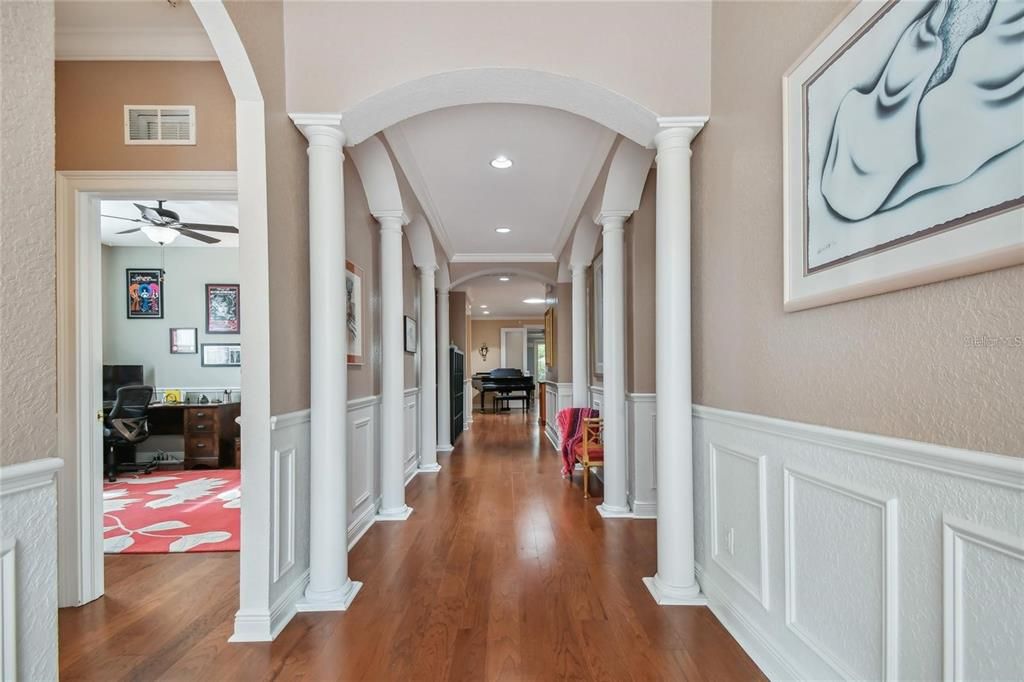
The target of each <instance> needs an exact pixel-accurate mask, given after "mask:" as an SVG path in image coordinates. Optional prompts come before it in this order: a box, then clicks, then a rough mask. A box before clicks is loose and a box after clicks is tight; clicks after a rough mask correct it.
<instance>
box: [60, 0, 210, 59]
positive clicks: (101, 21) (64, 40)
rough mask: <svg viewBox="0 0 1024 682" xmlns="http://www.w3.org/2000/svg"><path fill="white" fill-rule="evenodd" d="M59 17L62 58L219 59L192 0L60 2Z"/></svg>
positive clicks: (81, 0) (75, 0) (87, 0)
mask: <svg viewBox="0 0 1024 682" xmlns="http://www.w3.org/2000/svg"><path fill="white" fill-rule="evenodd" d="M56 21H57V25H56V57H57V59H58V60H86V59H100V60H106V59H129V60H135V59H152V60H196V61H215V60H216V59H217V55H216V53H215V52H214V51H213V45H211V44H210V40H209V38H208V37H207V36H206V31H205V30H204V29H203V25H202V24H201V23H200V22H199V17H197V16H196V13H195V10H193V9H192V5H191V4H190V3H189V2H188V0H178V2H177V6H171V4H170V3H168V2H167V0H133V1H132V2H125V1H124V0H120V1H117V2H111V1H109V0H107V1H96V0H58V1H57V3H56Z"/></svg>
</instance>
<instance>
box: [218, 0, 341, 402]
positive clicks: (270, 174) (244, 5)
mask: <svg viewBox="0 0 1024 682" xmlns="http://www.w3.org/2000/svg"><path fill="white" fill-rule="evenodd" d="M227 8H228V12H229V13H230V15H231V19H232V21H233V22H234V24H235V28H236V29H237V30H238V34H239V36H240V37H241V39H242V43H243V45H244V46H245V49H246V52H247V53H248V55H249V60H250V61H251V62H252V66H253V70H254V71H255V73H256V78H257V80H258V81H259V86H260V90H261V92H262V93H263V99H264V107H265V116H266V140H267V219H268V224H269V239H268V249H269V254H270V256H269V269H270V290H269V292H268V296H269V300H270V321H271V323H270V410H271V413H272V414H282V413H285V412H292V411H294V410H301V409H305V408H307V407H309V314H310V312H309V308H310V303H309V300H310V299H309V297H310V292H309V205H308V194H307V189H306V187H307V173H308V168H307V158H306V140H305V138H304V137H303V136H302V134H301V133H300V132H299V131H298V129H297V128H296V127H295V126H294V125H293V124H292V122H291V120H290V119H289V118H288V114H287V110H286V108H285V103H284V35H283V33H282V13H281V10H282V8H281V3H280V2H259V3H249V2H229V3H227ZM244 229H245V228H244V226H243V227H242V230H243V236H242V238H243V239H244V238H245V236H244ZM320 293H321V295H322V293H323V292H320ZM313 295H316V292H314V294H313Z"/></svg>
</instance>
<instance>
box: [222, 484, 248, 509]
mask: <svg viewBox="0 0 1024 682" xmlns="http://www.w3.org/2000/svg"><path fill="white" fill-rule="evenodd" d="M217 499H218V500H226V501H225V502H224V508H225V509H241V507H242V490H241V489H240V488H232V489H231V490H225V491H224V492H222V493H218V494H217Z"/></svg>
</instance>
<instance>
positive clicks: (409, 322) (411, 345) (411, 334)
mask: <svg viewBox="0 0 1024 682" xmlns="http://www.w3.org/2000/svg"><path fill="white" fill-rule="evenodd" d="M403 317H404V318H405V352H406V353H415V352H416V339H417V335H416V320H414V319H412V318H411V317H409V316H408V315H404V316H403Z"/></svg>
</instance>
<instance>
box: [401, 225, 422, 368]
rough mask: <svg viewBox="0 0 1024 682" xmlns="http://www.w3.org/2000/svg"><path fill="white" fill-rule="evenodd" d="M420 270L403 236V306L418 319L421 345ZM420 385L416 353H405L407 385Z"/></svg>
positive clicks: (403, 328)
mask: <svg viewBox="0 0 1024 682" xmlns="http://www.w3.org/2000/svg"><path fill="white" fill-rule="evenodd" d="M419 292H420V278H419V271H417V270H416V266H415V265H414V264H413V262H412V249H410V248H409V240H408V239H407V238H405V236H404V235H403V236H402V307H403V311H404V314H405V315H408V316H409V317H411V318H412V319H414V320H416V343H417V347H418V345H419V334H420V328H419V320H418V319H417V318H418V315H419V313H418V312H417V303H418V301H419V297H420V294H419ZM402 348H403V350H404V348H405V320H404V319H403V320H402ZM419 385H420V377H419V374H418V373H417V372H416V354H415V353H405V387H406V388H415V387H416V386H419Z"/></svg>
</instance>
